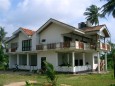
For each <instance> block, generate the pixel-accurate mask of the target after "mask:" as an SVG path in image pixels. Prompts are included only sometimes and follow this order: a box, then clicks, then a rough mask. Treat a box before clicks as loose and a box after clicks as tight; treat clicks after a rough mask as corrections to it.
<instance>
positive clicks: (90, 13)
mask: <svg viewBox="0 0 115 86" xmlns="http://www.w3.org/2000/svg"><path fill="white" fill-rule="evenodd" d="M99 11H100V8H99V7H97V6H96V5H91V6H90V7H88V8H86V11H85V12H84V15H85V16H86V19H87V20H88V21H90V22H91V23H92V25H93V24H95V26H96V25H99V17H101V14H100V13H99Z"/></svg>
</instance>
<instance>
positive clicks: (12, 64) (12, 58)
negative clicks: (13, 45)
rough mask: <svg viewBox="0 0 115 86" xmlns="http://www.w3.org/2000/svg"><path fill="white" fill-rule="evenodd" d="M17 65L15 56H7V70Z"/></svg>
mask: <svg viewBox="0 0 115 86" xmlns="http://www.w3.org/2000/svg"><path fill="white" fill-rule="evenodd" d="M15 64H17V55H9V68H13V67H15Z"/></svg>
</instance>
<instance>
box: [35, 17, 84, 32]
mask: <svg viewBox="0 0 115 86" xmlns="http://www.w3.org/2000/svg"><path fill="white" fill-rule="evenodd" d="M52 23H55V24H58V25H61V26H63V27H66V28H68V29H71V30H72V31H75V32H79V33H81V34H85V33H84V31H83V30H82V29H78V28H76V27H73V26H71V25H68V24H66V23H63V22H60V21H58V20H55V19H52V18H50V19H49V20H48V21H47V22H46V23H45V24H44V25H42V26H41V27H40V28H39V29H38V30H37V33H40V32H42V31H43V30H44V29H46V28H47V27H48V26H49V25H51V24H52Z"/></svg>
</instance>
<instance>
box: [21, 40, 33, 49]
mask: <svg viewBox="0 0 115 86" xmlns="http://www.w3.org/2000/svg"><path fill="white" fill-rule="evenodd" d="M30 50H31V39H30V40H23V41H22V51H30Z"/></svg>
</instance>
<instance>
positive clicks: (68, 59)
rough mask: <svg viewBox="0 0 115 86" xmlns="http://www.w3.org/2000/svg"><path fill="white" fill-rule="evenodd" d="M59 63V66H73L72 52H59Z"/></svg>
mask: <svg viewBox="0 0 115 86" xmlns="http://www.w3.org/2000/svg"><path fill="white" fill-rule="evenodd" d="M58 65H59V66H71V65H72V54H71V53H58Z"/></svg>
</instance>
